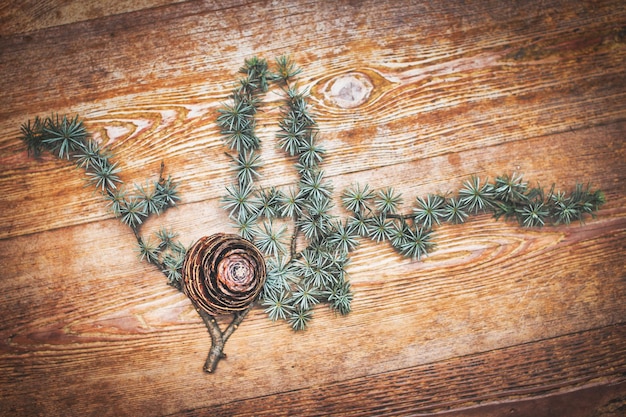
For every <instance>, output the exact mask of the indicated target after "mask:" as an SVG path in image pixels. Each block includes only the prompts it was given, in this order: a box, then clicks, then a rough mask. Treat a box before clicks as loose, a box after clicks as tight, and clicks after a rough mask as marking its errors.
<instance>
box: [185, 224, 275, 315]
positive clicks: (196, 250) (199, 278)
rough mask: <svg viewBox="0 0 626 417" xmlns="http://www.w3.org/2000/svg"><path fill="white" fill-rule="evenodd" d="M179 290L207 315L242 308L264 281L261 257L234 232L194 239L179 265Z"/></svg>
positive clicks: (251, 299) (247, 303)
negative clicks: (181, 285)
mask: <svg viewBox="0 0 626 417" xmlns="http://www.w3.org/2000/svg"><path fill="white" fill-rule="evenodd" d="M182 276H183V290H184V292H185V294H187V296H188V297H189V299H190V300H191V301H192V302H193V303H194V305H195V306H196V307H197V308H199V309H202V310H204V311H205V312H207V313H209V314H211V315H218V314H230V313H236V312H238V311H241V310H245V309H246V307H248V306H249V305H250V304H251V303H253V302H254V300H256V298H257V296H258V295H259V293H260V292H261V289H262V288H263V284H265V278H266V271H265V258H264V257H263V254H262V253H261V252H260V251H259V250H258V249H257V248H256V246H254V245H253V244H252V243H251V242H249V241H247V240H245V239H243V238H241V237H240V236H238V235H233V234H225V233H218V234H214V235H212V236H208V237H203V238H201V239H200V240H198V241H197V242H196V243H195V244H194V245H193V246H192V247H191V248H190V249H189V250H188V251H187V255H186V256H185V263H184V264H183V272H182Z"/></svg>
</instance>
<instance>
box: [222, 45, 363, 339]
mask: <svg viewBox="0 0 626 417" xmlns="http://www.w3.org/2000/svg"><path fill="white" fill-rule="evenodd" d="M241 72H242V73H243V74H245V76H244V78H243V79H242V80H240V81H239V82H238V84H237V87H236V88H235V90H234V91H233V93H232V94H231V96H230V102H229V103H228V104H225V105H224V106H223V107H222V108H221V109H220V110H219V113H220V114H219V116H218V119H217V123H218V125H219V126H220V128H221V130H222V135H223V136H224V142H225V143H226V145H227V146H229V148H230V149H231V151H232V152H236V153H237V155H236V156H234V157H233V158H232V160H233V165H234V171H235V173H236V176H235V179H236V182H235V183H234V184H232V185H230V186H228V187H226V195H225V196H224V198H223V203H224V208H225V209H226V210H228V212H229V216H230V218H231V220H232V221H233V222H234V225H235V226H236V227H237V229H238V230H239V233H240V234H241V236H243V237H244V238H246V239H249V240H251V241H252V242H254V244H255V245H256V246H257V247H258V248H259V249H260V250H261V251H263V252H264V253H265V254H266V257H267V267H268V268H267V269H268V277H267V282H266V284H265V287H264V289H263V292H262V295H261V297H262V301H261V303H262V305H263V306H264V307H265V311H266V312H267V314H268V315H269V317H270V319H272V320H279V319H281V320H285V321H287V322H288V323H289V324H290V325H291V326H292V327H293V329H295V330H303V329H305V328H306V327H307V325H308V323H309V321H310V320H311V318H312V316H313V308H314V306H315V305H317V304H319V303H327V304H328V305H329V306H330V307H331V308H332V309H333V310H335V311H337V312H339V313H340V314H347V313H348V312H349V311H350V305H351V301H352V292H351V289H350V283H349V281H348V279H347V274H346V271H345V267H346V265H347V263H348V256H347V254H348V252H349V251H350V250H352V249H354V247H356V244H357V242H356V240H355V236H353V235H352V234H351V232H350V230H349V229H348V228H347V227H346V223H345V222H343V223H342V222H340V221H338V220H337V219H336V218H335V217H334V216H333V215H331V214H330V209H331V208H332V207H333V202H332V191H333V187H332V184H331V183H330V182H329V181H327V180H326V179H325V178H324V171H323V170H322V169H321V163H322V162H323V158H324V152H325V151H324V148H323V147H322V146H320V144H319V142H318V129H317V125H316V123H315V120H314V118H313V115H312V113H311V110H310V105H309V103H308V94H307V92H306V91H301V90H300V89H298V87H297V86H296V85H295V84H294V83H293V82H292V79H293V77H294V76H296V75H297V74H299V73H300V69H299V68H298V67H296V65H295V64H294V63H293V61H291V59H289V58H288V57H284V56H283V57H279V58H278V59H276V62H275V65H274V71H272V70H270V68H269V65H268V64H267V62H266V61H265V60H262V59H258V58H253V59H250V60H246V62H245V66H244V67H243V68H242V71H241ZM262 80H265V82H264V81H262ZM267 82H270V83H273V85H276V86H277V87H278V88H281V89H282V92H283V95H284V102H283V105H282V107H281V120H280V122H279V130H278V132H277V133H276V139H277V142H278V146H279V147H280V148H281V149H282V150H283V151H284V152H285V153H286V155H287V157H289V158H292V159H293V161H294V167H295V169H296V170H297V172H298V174H299V181H298V182H297V184H294V185H293V186H292V187H290V188H289V189H286V190H279V189H276V188H270V189H262V188H260V187H259V186H257V185H256V184H255V180H256V179H258V178H259V177H260V170H261V169H262V161H261V159H260V158H259V155H258V150H259V147H260V140H259V139H258V137H257V136H256V134H255V133H254V126H255V123H254V116H255V114H256V112H257V110H258V107H259V104H260V103H261V98H262V96H263V94H265V93H266V92H267V91H268V89H269V85H270V84H268V83H267ZM241 86H246V90H245V94H244V93H243V92H242V87H241ZM248 87H251V88H248ZM241 103H245V105H244V104H241ZM235 108H236V109H244V110H243V112H242V111H237V112H234V111H233V109H235ZM242 132H243V137H244V139H240V138H241V137H242ZM251 138H254V139H251ZM288 225H290V226H288ZM289 233H291V236H289ZM299 235H302V236H304V238H305V239H306V242H307V245H306V247H305V248H303V249H298V248H297V247H296V246H297V245H296V243H297V241H298V236H299Z"/></svg>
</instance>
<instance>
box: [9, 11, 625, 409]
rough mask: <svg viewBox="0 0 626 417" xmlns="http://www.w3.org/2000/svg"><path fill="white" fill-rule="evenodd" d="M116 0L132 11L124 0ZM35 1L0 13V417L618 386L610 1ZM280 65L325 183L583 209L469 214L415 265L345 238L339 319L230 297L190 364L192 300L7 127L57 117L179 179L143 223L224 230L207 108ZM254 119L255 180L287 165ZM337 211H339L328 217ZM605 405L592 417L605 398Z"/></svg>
mask: <svg viewBox="0 0 626 417" xmlns="http://www.w3.org/2000/svg"><path fill="white" fill-rule="evenodd" d="M131 3H132V4H131ZM131 3H129V2H118V1H112V0H107V1H99V2H73V1H70V2H54V1H25V2H22V3H20V4H18V3H15V4H14V5H4V6H1V7H0V28H1V29H0V91H2V94H1V95H0V167H2V170H0V196H1V197H0V213H2V216H1V218H0V265H1V266H2V270H3V274H2V276H1V278H0V294H1V296H0V297H1V298H0V300H1V303H0V317H2V318H3V319H2V322H1V324H0V414H1V415H17V416H21V415H24V416H26V415H70V416H72V415H81V416H82V415H99V416H108V415H111V416H120V415H133V416H138V415H144V416H160V415H180V416H183V415H186V416H195V415H212V416H220V415H224V416H226V415H228V416H236V415H242V416H243V415H302V416H313V415H346V416H349V415H377V416H381V415H417V414H419V415H444V416H466V417H467V416H478V415H480V416H492V415H493V416H496V415H514V416H552V415H554V416H556V415H559V416H562V415H569V416H572V417H590V416H601V415H603V416H609V415H611V414H610V413H612V412H613V411H611V410H618V411H617V412H619V410H624V407H626V406H624V398H626V388H625V383H626V381H625V378H624V376H625V375H626V362H625V359H624V358H626V333H625V327H624V323H625V318H626V308H625V307H624V299H625V298H626V262H625V261H624V253H626V209H625V207H626V151H625V141H624V132H625V131H626V72H624V68H625V67H626V66H625V64H626V41H625V39H626V29H625V28H626V7H625V6H624V5H623V4H622V3H623V2H620V1H612V0H605V1H580V2H571V1H566V0H562V1H558V0H550V1H541V2H539V1H531V0H524V1H519V2H498V1H467V2H444V1H430V2H408V1H407V2H404V1H403V2H391V1H378V2H373V1H371V2H370V1H362V2H348V1H337V2H315V1H304V0H299V1H298V0H291V1H288V2H282V3H271V2H262V1H259V2H256V1H255V2H228V3H229V4H228V5H224V4H223V3H221V2H200V1H164V0H157V1H142V2H131ZM282 53H288V54H290V55H292V56H293V58H294V59H295V60H296V61H297V62H298V63H300V64H301V65H302V66H303V69H304V71H303V74H302V76H301V80H300V85H301V86H302V87H303V88H308V89H309V90H310V92H311V100H312V103H313V105H314V112H315V114H316V116H317V120H318V122H319V126H320V131H321V138H322V144H323V146H324V147H325V148H326V150H327V157H326V159H325V161H324V168H325V170H326V173H327V176H328V177H329V179H330V180H331V181H332V182H333V185H334V188H335V190H336V194H338V193H339V192H340V191H341V190H342V189H344V188H345V187H347V186H349V185H350V184H353V183H356V182H360V183H368V184H370V186H372V187H385V186H388V185H393V186H394V187H395V188H396V189H397V190H399V191H400V192H402V194H403V197H404V200H405V209H406V210H410V204H411V202H412V201H413V199H414V198H415V197H416V196H422V195H425V194H427V193H429V192H442V193H443V192H446V191H449V190H452V189H455V188H458V186H459V185H460V184H461V183H462V181H463V180H464V179H466V178H468V177H469V176H470V175H480V176H482V177H491V178H493V177H494V176H495V175H498V174H502V173H511V172H520V173H523V174H524V175H525V178H526V179H527V180H528V181H530V182H531V183H535V182H539V183H541V184H543V185H550V184H551V183H553V182H554V183H555V184H556V186H557V187H558V188H560V189H570V188H571V187H573V186H574V184H575V183H576V181H577V180H580V181H585V182H587V181H589V182H590V183H592V184H593V185H594V186H597V187H600V188H602V189H603V190H604V191H605V193H606V196H607V200H608V202H607V204H606V205H605V206H604V207H603V209H602V210H601V211H600V212H599V213H598V217H597V218H595V219H588V221H587V222H586V223H585V224H583V225H579V224H576V225H571V226H559V227H556V228H543V229H521V228H519V227H517V226H516V225H515V224H512V223H506V222H502V221H500V222H496V221H494V220H493V219H491V218H490V217H489V216H487V215H483V216H477V217H476V218H473V219H472V220H471V221H470V222H468V223H466V224H464V225H460V226H444V227H441V228H439V229H438V230H437V231H436V243H437V249H436V251H435V252H433V253H432V254H431V255H430V256H428V257H427V258H426V259H425V260H424V261H421V262H411V261H410V260H406V259H402V258H401V257H399V256H398V255H397V254H396V253H395V252H394V251H393V250H392V249H391V248H390V247H389V246H387V245H385V244H378V245H377V244H374V243H372V242H366V241H363V243H362V244H361V246H360V247H359V248H358V249H357V250H356V251H355V253H354V254H353V257H352V262H351V265H350V270H349V272H350V277H351V282H352V285H353V288H354V291H355V298H354V303H353V312H352V313H350V315H348V316H346V317H337V316H335V315H334V314H332V313H331V312H330V311H329V310H328V309H327V308H325V307H322V306H320V307H318V308H316V310H315V319H314V320H313V322H312V325H311V327H310V328H309V329H308V330H307V331H306V332H303V333H293V332H292V331H291V330H290V329H289V328H288V326H287V325H285V324H280V323H272V322H271V321H269V320H268V319H267V317H266V315H265V314H264V313H263V311H262V309H260V308H257V309H255V310H253V312H252V313H251V314H250V316H249V317H248V318H247V319H246V320H245V321H244V322H243V324H242V325H241V327H240V328H239V329H238V330H237V331H236V332H235V334H234V335H233V336H232V338H231V339H230V340H229V341H228V343H227V346H226V353H227V354H228V358H227V359H226V360H225V361H222V362H221V363H220V365H219V367H218V370H217V373H216V374H215V375H206V374H203V373H202V370H201V369H202V364H203V362H204V359H205V357H206V353H207V350H208V345H209V337H208V334H207V332H206V329H205V328H204V325H203V324H202V322H201V320H200V318H199V317H198V316H197V314H196V312H195V311H194V309H193V307H192V306H191V304H190V302H189V301H188V300H187V299H186V298H185V296H184V295H182V294H181V293H180V292H178V291H176V290H175V289H173V288H171V287H169V286H167V285H166V283H165V279H164V277H163V275H162V274H161V273H160V272H159V271H157V270H155V269H153V268H151V267H150V266H149V265H146V264H144V263H142V262H139V260H138V259H137V255H136V252H135V251H134V249H133V248H134V237H133V236H132V233H131V232H130V231H129V229H128V228H126V227H125V226H124V225H122V224H120V222H119V221H118V220H116V219H114V218H113V217H112V215H111V213H109V212H108V211H107V209H106V207H105V204H103V202H102V199H101V197H100V196H99V195H98V194H97V193H93V192H92V190H91V189H90V188H88V187H85V182H84V179H83V178H82V175H81V172H80V171H79V170H76V169H75V168H73V167H72V166H71V165H70V164H69V163H64V162H62V161H61V162H60V161H56V160H54V159H53V158H52V157H50V156H44V157H43V158H42V160H40V161H37V160H34V159H32V158H29V156H28V155H27V153H26V151H25V149H24V147H23V145H22V144H21V143H20V141H19V139H18V136H19V126H20V124H21V123H23V122H24V121H26V120H28V119H29V118H30V119H32V118H33V117H34V116H36V115H47V114H50V113H52V112H59V113H70V114H73V113H78V114H80V115H81V116H82V117H84V119H85V123H86V125H87V127H88V128H89V130H90V131H91V132H92V133H93V135H94V137H95V138H96V139H98V140H99V141H101V142H102V143H103V144H107V145H109V146H110V147H111V149H112V150H113V151H114V152H115V155H116V157H117V159H118V160H119V161H120V163H121V166H122V167H123V174H122V176H123V178H124V180H125V181H127V182H128V183H132V182H143V181H145V180H146V179H148V178H152V179H154V178H156V177H157V175H158V173H159V167H160V164H161V162H162V161H163V162H165V165H166V169H167V172H168V173H171V174H172V175H173V176H174V177H175V178H176V179H177V180H178V181H180V183H181V186H180V191H181V194H182V197H183V201H182V204H181V205H180V206H179V207H178V208H177V209H175V210H170V211H168V212H167V213H165V214H164V215H162V216H159V217H158V218H156V219H154V220H151V221H150V222H149V223H148V224H147V225H146V226H145V230H146V231H149V230H155V229H156V228H157V227H159V226H160V225H169V226H171V227H172V228H173V229H175V230H177V231H178V232H179V233H180V235H181V239H182V240H183V243H185V244H186V245H189V244H191V243H192V242H193V241H195V240H196V239H198V238H199V237H201V236H205V235H209V234H211V233H215V232H219V231H225V230H226V231H232V229H230V228H229V227H228V224H229V220H228V218H227V213H225V212H224V210H222V209H221V207H220V205H221V203H220V197H221V195H222V194H223V193H224V191H223V190H224V186H225V184H227V183H229V182H230V180H231V178H232V173H231V172H230V168H229V159H228V157H227V156H226V155H225V154H224V152H225V150H226V149H225V147H224V145H223V144H222V142H221V138H220V135H219V132H218V129H217V127H216V125H215V123H214V120H215V117H216V109H217V107H218V106H219V105H220V104H221V103H222V102H223V101H224V100H226V98H227V95H228V93H229V91H230V89H231V88H232V83H233V81H234V79H235V77H236V76H237V70H238V68H239V67H240V66H241V65H242V63H243V60H244V59H245V58H249V57H250V56H252V55H259V56H262V57H265V58H268V59H270V60H271V59H273V57H275V56H278V55H280V54H282ZM280 99H281V96H280V94H278V93H277V92H271V93H270V94H269V95H268V96H267V98H266V103H267V104H266V105H265V107H264V109H263V112H262V115H261V116H260V120H259V134H260V135H261V137H262V139H263V159H264V161H265V163H266V166H265V168H264V170H263V179H262V184H263V185H277V186H281V187H282V186H285V185H287V184H289V183H290V182H291V181H293V180H295V178H296V177H295V174H294V172H293V169H292V167H291V161H288V160H286V159H285V158H284V156H283V154H282V153H281V151H280V150H279V149H277V148H276V142H275V139H274V134H275V132H276V122H277V120H278V116H279V113H278V110H277V106H278V105H279V103H280ZM335 211H336V213H337V214H338V215H344V214H345V213H344V212H343V211H342V210H341V209H340V208H339V201H337V207H336V209H335ZM614 415H617V414H614Z"/></svg>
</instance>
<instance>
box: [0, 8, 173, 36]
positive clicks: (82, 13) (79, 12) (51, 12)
mask: <svg viewBox="0 0 626 417" xmlns="http://www.w3.org/2000/svg"><path fill="white" fill-rule="evenodd" d="M179 1H182V0H178V1H177V0H134V1H132V2H128V1H113V0H107V1H105V2H103V1H100V0H96V1H93V0H79V1H75V0H70V1H63V2H58V1H54V0H23V1H20V2H6V3H5V4H3V5H1V6H0V36H13V35H16V34H25V33H28V32H33V31H39V30H42V29H47V28H50V27H54V26H60V25H68V24H71V23H76V22H83V21H86V20H96V19H102V18H104V17H107V16H111V15H117V14H127V13H131V12H136V11H143V10H145V9H147V8H151V7H159V6H163V5H168V4H172V3H177V2H179ZM26 36H28V35H26Z"/></svg>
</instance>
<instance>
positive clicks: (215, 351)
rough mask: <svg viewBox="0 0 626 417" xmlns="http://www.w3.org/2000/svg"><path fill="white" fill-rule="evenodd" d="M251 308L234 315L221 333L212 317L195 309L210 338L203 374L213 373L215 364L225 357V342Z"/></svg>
mask: <svg viewBox="0 0 626 417" xmlns="http://www.w3.org/2000/svg"><path fill="white" fill-rule="evenodd" d="M251 308H252V305H250V306H249V307H248V308H246V309H245V310H242V311H240V312H238V313H235V314H234V315H233V319H232V321H231V322H230V324H229V325H228V327H226V329H225V330H224V331H223V332H222V330H221V329H220V326H219V324H218V323H217V320H216V319H215V317H214V316H212V315H210V314H208V313H206V312H205V311H203V310H200V309H197V311H198V314H200V317H202V321H204V324H205V325H206V328H207V330H208V331H209V335H210V336H211V349H210V350H209V355H208V356H207V358H206V362H205V363H204V368H203V369H204V371H205V372H208V373H213V371H215V368H217V363H218V362H219V361H220V359H222V358H225V357H226V354H225V353H224V346H225V345H226V341H227V340H228V338H229V337H230V336H231V335H232V334H233V332H234V331H235V330H237V328H238V327H239V325H240V324H241V322H242V321H243V319H244V318H245V317H246V316H247V315H248V312H250V309H251Z"/></svg>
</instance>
